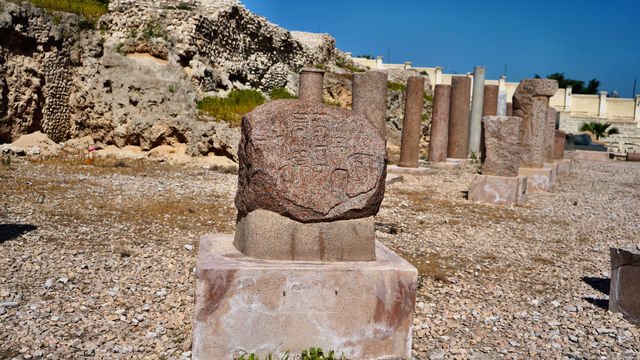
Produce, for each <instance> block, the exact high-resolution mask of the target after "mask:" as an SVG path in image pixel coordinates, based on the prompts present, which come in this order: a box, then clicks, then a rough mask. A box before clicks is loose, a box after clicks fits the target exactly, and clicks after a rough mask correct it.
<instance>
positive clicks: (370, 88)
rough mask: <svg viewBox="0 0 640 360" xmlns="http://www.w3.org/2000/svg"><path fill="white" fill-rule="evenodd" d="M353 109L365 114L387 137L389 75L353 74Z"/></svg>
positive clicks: (368, 72) (373, 73)
mask: <svg viewBox="0 0 640 360" xmlns="http://www.w3.org/2000/svg"><path fill="white" fill-rule="evenodd" d="M352 86H353V91H352V99H353V100H352V102H353V105H352V107H351V108H352V109H353V111H355V112H358V113H361V114H365V116H366V117H367V118H368V119H369V120H371V122H373V125H375V126H376V128H378V130H380V133H381V134H382V135H383V137H386V136H385V135H386V127H387V74H386V73H384V72H382V71H367V72H366V73H354V74H353V83H352Z"/></svg>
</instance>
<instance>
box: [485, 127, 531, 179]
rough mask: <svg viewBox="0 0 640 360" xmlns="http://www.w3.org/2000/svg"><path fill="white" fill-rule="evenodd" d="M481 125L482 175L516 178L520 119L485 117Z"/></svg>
mask: <svg viewBox="0 0 640 360" xmlns="http://www.w3.org/2000/svg"><path fill="white" fill-rule="evenodd" d="M482 124H483V130H484V131H483V138H484V147H485V149H484V152H483V154H482V174H483V175H494V176H506V177H515V176H518V168H519V167H520V132H522V119H521V118H519V117H515V116H485V117H483V118H482Z"/></svg>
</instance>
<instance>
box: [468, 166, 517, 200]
mask: <svg viewBox="0 0 640 360" xmlns="http://www.w3.org/2000/svg"><path fill="white" fill-rule="evenodd" d="M526 192H527V177H526V176H517V177H505V176H492V175H479V174H476V175H474V176H473V178H471V183H470V184H469V200H471V201H476V202H484V203H489V204H496V205H524V203H525V201H526Z"/></svg>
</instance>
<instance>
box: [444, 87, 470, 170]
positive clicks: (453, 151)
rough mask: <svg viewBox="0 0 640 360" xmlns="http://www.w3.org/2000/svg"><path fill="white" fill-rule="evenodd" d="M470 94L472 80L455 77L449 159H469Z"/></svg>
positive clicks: (450, 119)
mask: <svg viewBox="0 0 640 360" xmlns="http://www.w3.org/2000/svg"><path fill="white" fill-rule="evenodd" d="M470 94H471V79H470V78H469V77H468V76H453V77H452V78H451V103H450V105H449V141H448V143H447V157H448V158H452V159H467V158H468V156H469V121H470V116H471V108H470V104H471V102H470V96H471V95H470Z"/></svg>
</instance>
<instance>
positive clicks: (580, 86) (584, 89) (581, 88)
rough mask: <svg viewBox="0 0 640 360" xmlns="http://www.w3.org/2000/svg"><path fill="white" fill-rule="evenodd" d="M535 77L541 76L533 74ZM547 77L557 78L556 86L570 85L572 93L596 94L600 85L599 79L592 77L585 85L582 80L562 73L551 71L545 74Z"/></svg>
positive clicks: (564, 86)
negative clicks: (567, 76)
mask: <svg viewBox="0 0 640 360" xmlns="http://www.w3.org/2000/svg"><path fill="white" fill-rule="evenodd" d="M535 78H536V79H540V78H541V77H540V75H538V74H535ZM547 79H552V80H557V81H558V87H560V88H566V87H567V86H571V87H572V92H573V93H574V94H597V93H598V88H599V87H600V81H599V80H598V79H595V78H594V79H591V80H589V82H588V83H587V86H585V85H584V81H582V80H574V79H568V78H565V77H564V73H553V74H550V75H547Z"/></svg>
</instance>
